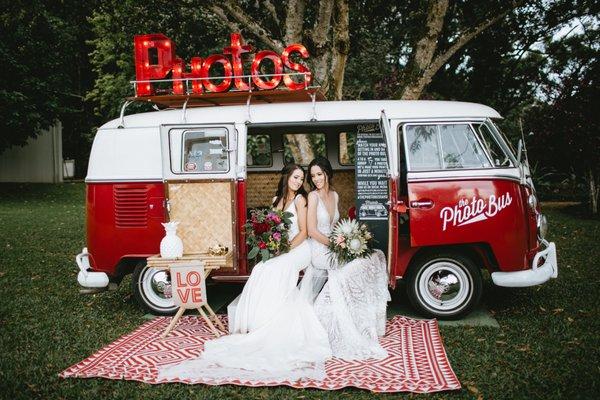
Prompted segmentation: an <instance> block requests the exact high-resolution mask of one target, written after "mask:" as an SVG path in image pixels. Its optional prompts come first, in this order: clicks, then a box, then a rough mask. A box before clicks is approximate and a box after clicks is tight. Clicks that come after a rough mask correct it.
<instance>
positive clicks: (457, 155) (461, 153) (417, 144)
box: [406, 124, 491, 171]
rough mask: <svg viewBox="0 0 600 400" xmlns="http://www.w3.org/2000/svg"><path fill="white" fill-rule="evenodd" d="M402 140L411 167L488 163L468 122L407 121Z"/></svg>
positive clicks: (468, 166)
mask: <svg viewBox="0 0 600 400" xmlns="http://www.w3.org/2000/svg"><path fill="white" fill-rule="evenodd" d="M406 143H407V153H408V157H407V158H408V163H409V168H410V170H411V171H432V170H441V169H463V168H464V169H473V168H490V167H491V164H490V162H489V160H488V159H487V157H486V155H485V152H484V151H483V148H482V147H481V144H480V143H479V141H478V140H477V137H476V136H475V132H473V130H472V129H471V127H470V126H469V125H468V124H440V125H409V126H407V127H406Z"/></svg>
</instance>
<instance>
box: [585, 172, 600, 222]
mask: <svg viewBox="0 0 600 400" xmlns="http://www.w3.org/2000/svg"><path fill="white" fill-rule="evenodd" d="M585 178H586V180H587V183H588V190H589V193H588V195H589V200H590V211H591V212H592V214H593V215H598V197H599V195H600V182H597V179H598V177H597V176H596V174H595V173H594V169H593V168H592V167H588V169H587V173H586V176H585Z"/></svg>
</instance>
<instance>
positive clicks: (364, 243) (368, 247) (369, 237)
mask: <svg viewBox="0 0 600 400" xmlns="http://www.w3.org/2000/svg"><path fill="white" fill-rule="evenodd" d="M374 244H375V239H374V238H373V234H372V233H371V232H370V231H369V228H368V227H367V225H365V224H360V223H359V222H358V221H356V220H350V219H342V220H340V221H339V222H338V223H337V224H336V225H335V227H334V228H333V231H332V232H331V235H330V236H329V246H328V248H329V254H330V258H329V261H330V263H331V265H332V267H337V266H341V265H344V264H347V263H349V262H350V261H352V260H354V259H356V258H362V257H367V256H369V255H371V254H373V246H374Z"/></svg>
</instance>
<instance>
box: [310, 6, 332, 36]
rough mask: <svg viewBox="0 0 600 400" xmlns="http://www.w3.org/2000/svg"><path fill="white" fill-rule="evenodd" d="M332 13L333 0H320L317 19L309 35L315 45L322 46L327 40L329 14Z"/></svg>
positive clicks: (329, 23)
mask: <svg viewBox="0 0 600 400" xmlns="http://www.w3.org/2000/svg"><path fill="white" fill-rule="evenodd" d="M332 14H333V0H321V1H320V3H319V11H318V13H317V20H316V21H315V26H314V28H313V31H312V34H311V37H312V40H313V43H314V44H315V47H317V48H323V47H324V46H325V44H326V43H327V41H328V37H327V36H328V35H327V34H328V33H329V28H330V27H331V15H332Z"/></svg>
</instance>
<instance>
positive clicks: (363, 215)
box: [356, 123, 388, 253]
mask: <svg viewBox="0 0 600 400" xmlns="http://www.w3.org/2000/svg"><path fill="white" fill-rule="evenodd" d="M387 169H388V167H387V156H386V149H385V141H384V138H383V135H382V134H381V130H380V128H379V124H376V123H375V124H361V125H357V130H356V216H357V218H358V220H359V221H362V222H365V223H366V224H367V225H368V226H369V228H370V229H371V231H372V232H373V234H374V235H375V239H376V240H377V248H380V249H382V250H383V251H384V253H387V243H388V205H387V202H388V176H387Z"/></svg>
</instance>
